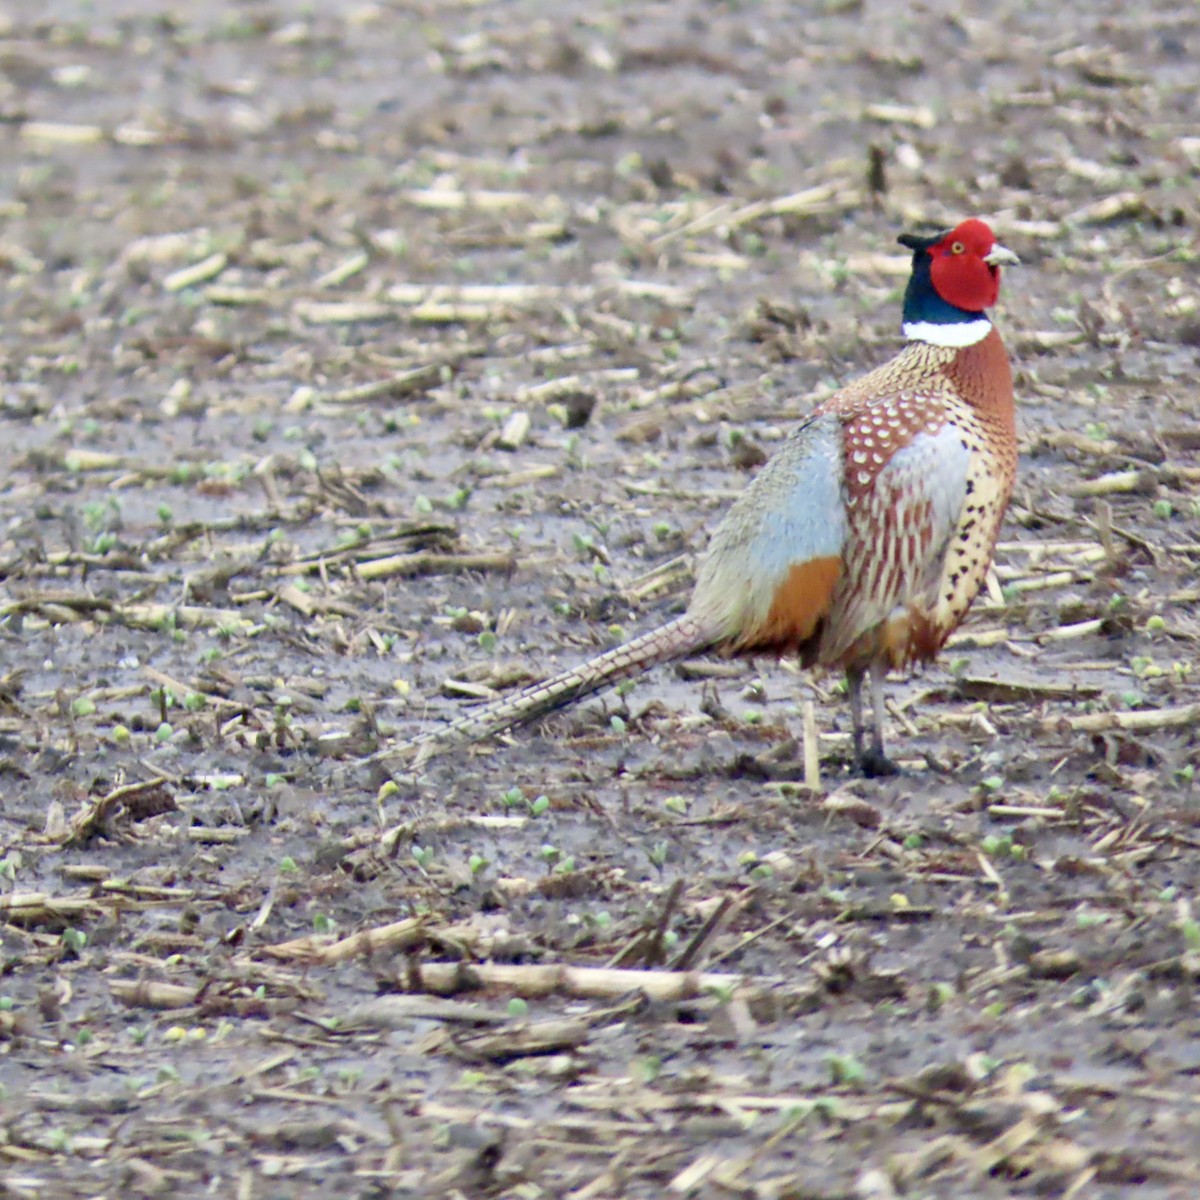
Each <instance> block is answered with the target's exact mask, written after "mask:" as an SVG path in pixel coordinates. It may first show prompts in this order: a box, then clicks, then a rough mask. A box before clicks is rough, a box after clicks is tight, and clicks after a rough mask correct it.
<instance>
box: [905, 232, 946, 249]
mask: <svg viewBox="0 0 1200 1200" xmlns="http://www.w3.org/2000/svg"><path fill="white" fill-rule="evenodd" d="M949 232H950V230H948V229H944V230H942V232H941V233H931V234H928V235H924V234H920V233H902V234H901V235H900V236H899V237H898V238H897V239H896V241H898V242H899V243H900V245H902V246H907V247H908V249H909V250H912V251H914V252H920V251H921V250H928V249H929V247H930V246H936V245H937V244H938V242H940V241H941V240H942V239H943V238H944V237H945V236H946V235H947V234H948V233H949Z"/></svg>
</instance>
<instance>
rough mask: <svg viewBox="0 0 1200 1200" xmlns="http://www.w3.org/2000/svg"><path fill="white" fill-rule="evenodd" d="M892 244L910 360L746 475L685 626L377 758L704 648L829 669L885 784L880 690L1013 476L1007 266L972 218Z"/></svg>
mask: <svg viewBox="0 0 1200 1200" xmlns="http://www.w3.org/2000/svg"><path fill="white" fill-rule="evenodd" d="M899 240H900V243H901V245H903V246H906V247H908V248H909V249H910V250H912V252H913V260H912V275H911V277H910V278H909V281H908V288H907V291H906V292H905V296H904V320H903V332H904V336H905V338H906V339H907V341H908V344H907V345H906V346H905V347H904V349H903V350H901V352H900V353H899V354H898V355H896V357H895V358H893V359H892V360H891V361H890V362H888V363H885V364H884V365H883V366H881V367H878V368H877V369H876V370H874V371H872V372H870V374H868V375H866V376H864V377H863V378H861V379H859V380H857V381H856V382H854V383H851V384H850V385H848V386H847V387H845V388H843V389H842V390H841V391H839V392H837V393H835V394H834V395H833V396H831V397H830V398H829V399H827V400H825V401H824V402H823V403H822V404H820V405H819V406H818V407H817V408H816V409H814V410H813V412H812V414H811V415H810V416H809V417H808V419H807V420H806V421H804V422H803V424H801V425H800V426H799V428H797V429H796V430H794V431H793V432H792V433H791V435H790V436H789V437H788V439H787V441H786V442H785V443H784V445H783V447H782V448H781V449H780V450H779V452H778V453H777V454H775V456H774V457H773V458H772V459H771V460H770V461H769V462H768V463H767V464H766V465H765V466H764V467H763V468H762V470H761V471H759V473H758V474H757V475H756V476H755V478H754V480H753V481H752V482H751V484H750V486H749V487H748V488H747V489H746V491H745V492H744V493H743V494H742V495H741V496H740V497H739V498H738V500H737V501H736V502H735V503H734V505H733V507H732V508H731V509H730V510H729V513H728V514H727V515H726V517H725V519H724V520H723V521H722V522H721V524H720V525H719V526H718V528H717V531H716V533H715V534H714V535H713V538H712V541H711V543H710V544H709V547H708V551H707V553H706V555H705V557H704V559H703V561H702V563H701V565H700V568H699V571H698V574H697V579H696V587H695V591H694V593H693V595H692V599H691V602H690V603H689V605H688V608H687V611H686V612H685V613H684V614H683V616H681V617H679V618H678V619H677V620H674V621H671V622H670V623H669V624H666V625H663V626H661V627H660V628H658V629H654V630H651V631H650V632H649V633H645V634H643V635H642V636H641V637H639V638H635V639H634V640H633V641H631V642H627V643H626V644H625V645H622V646H618V647H617V648H616V649H615V650H610V651H608V652H607V653H606V654H601V655H599V656H598V657H596V658H593V659H591V660H590V661H588V662H586V663H584V664H583V665H582V666H579V667H574V668H572V669H570V670H568V671H564V672H562V674H560V675H556V676H555V677H554V678H552V679H548V680H546V681H545V682H544V683H537V684H533V685H531V686H529V687H527V688H525V689H524V690H523V691H521V692H518V693H517V694H516V695H514V696H510V697H506V698H503V699H500V700H496V701H494V702H492V703H490V704H487V705H485V706H484V707H482V708H480V709H478V710H477V711H475V712H473V713H471V714H470V715H469V716H466V717H464V718H463V719H462V720H459V721H456V722H454V723H453V724H451V725H448V726H446V727H445V728H444V729H442V730H438V731H435V732H432V733H429V734H426V735H424V736H423V737H420V738H418V739H416V740H415V741H412V742H409V743H407V744H405V745H402V746H399V747H397V748H396V749H395V750H393V751H392V752H391V753H390V754H389V755H388V757H392V756H393V755H395V756H405V755H407V754H411V753H413V752H415V753H416V756H417V761H418V762H422V761H424V760H425V759H426V758H428V757H429V756H430V755H431V754H436V753H439V752H441V751H442V750H445V749H447V748H449V747H451V746H453V745H456V744H460V743H464V742H471V741H476V740H478V739H479V738H483V737H486V736H488V735H489V734H493V733H498V732H500V731H501V730H503V729H507V728H509V727H510V726H513V725H517V724H520V723H522V722H524V721H529V720H532V719H533V718H535V717H537V716H540V715H542V714H544V713H546V712H549V711H551V710H553V709H556V708H559V707H561V706H563V705H566V704H569V703H571V702H573V701H575V700H579V699H581V698H583V697H585V696H588V695H591V694H592V693H593V692H596V691H599V690H600V689H602V688H605V687H608V686H609V685H611V684H614V683H616V682H618V681H620V680H622V679H627V678H630V677H631V676H634V675H638V674H640V673H641V672H643V671H646V670H648V669H649V668H650V667H653V666H655V665H657V664H659V663H663V662H669V661H671V660H675V659H681V658H686V657H688V656H689V655H692V654H695V653H697V652H698V651H701V650H705V649H716V650H718V651H720V652H722V653H724V654H729V655H752V654H758V653H772V654H795V655H797V656H798V658H799V659H800V661H801V663H802V664H804V665H805V666H822V667H840V668H842V669H843V670H844V671H845V673H846V679H847V682H848V684H849V692H850V706H851V713H852V716H853V723H854V753H855V758H856V760H857V762H858V764H859V766H860V767H861V768H862V770H863V771H864V773H865V774H868V775H879V774H888V773H891V772H892V771H893V770H894V769H895V768H894V767H893V766H892V764H891V763H890V762H889V761H888V759H887V758H886V757H885V755H884V750H883V725H884V696H883V680H884V676H885V675H886V674H887V672H888V670H889V669H892V668H896V669H901V668H905V667H908V666H910V665H912V664H914V663H919V662H924V661H927V660H929V659H931V658H933V656H934V655H935V654H936V653H937V652H938V650H940V649H941V647H942V645H943V644H944V642H945V641H946V639H947V638H948V637H949V636H950V634H951V633H952V632H953V631H954V630H955V628H956V627H957V626H958V624H959V622H960V621H961V620H962V619H963V616H964V614H965V613H966V611H967V608H968V607H969V605H970V604H971V601H972V600H973V599H974V598H975V594H976V592H978V590H979V588H980V585H981V584H982V583H983V580H984V576H985V574H986V572H987V570H988V567H989V565H990V563H991V559H992V553H993V551H994V549H995V544H996V538H997V535H998V533H999V530H1000V522H1001V519H1002V518H1003V516H1004V510H1005V508H1006V506H1007V504H1008V498H1009V494H1010V493H1011V491H1012V486H1013V479H1014V476H1015V474H1016V465H1017V442H1016V429H1015V422H1014V415H1013V391H1012V371H1011V369H1010V367H1009V362H1008V355H1007V354H1006V352H1005V349H1004V345H1003V343H1002V342H1001V340H1000V335H999V333H997V332H996V330H995V329H994V328H993V327H992V323H991V321H989V320H988V318H987V316H986V315H985V310H986V309H988V308H990V307H991V306H992V305H993V304H995V303H996V299H997V297H998V295H999V290H1000V267H1001V264H1007V263H1016V262H1017V261H1018V259H1017V257H1016V255H1015V254H1013V253H1012V252H1011V251H1010V250H1006V249H1005V248H1004V247H1003V246H1001V245H998V244H997V242H996V239H995V237H994V236H993V235H992V231H991V229H989V228H988V226H987V225H986V224H984V222H983V221H980V220H976V219H971V220H967V221H963V222H962V223H961V224H960V225H958V226H957V227H956V228H954V229H952V230H950V231H949V232H944V233H938V234H935V235H934V236H932V237H919V236H916V235H912V234H905V235H904V236H902V237H901V238H900V239H899ZM867 676H869V678H870V682H871V697H872V710H873V723H872V731H871V741H870V745H869V746H866V745H864V722H863V708H862V684H863V679H864V677H867Z"/></svg>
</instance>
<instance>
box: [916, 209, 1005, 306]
mask: <svg viewBox="0 0 1200 1200" xmlns="http://www.w3.org/2000/svg"><path fill="white" fill-rule="evenodd" d="M995 244H996V239H995V237H994V235H993V234H992V231H991V230H990V229H989V228H988V227H987V225H986V224H984V222H983V221H979V220H976V219H974V218H972V219H971V220H969V221H963V222H962V224H961V225H959V226H958V227H957V228H956V229H953V230H951V232H950V233H948V234H947V235H946V236H945V237H944V238H943V239H942V240H941V241H940V242H938V243H937V244H936V245H934V246H931V247H930V248H929V256H930V258H931V259H932V261H931V262H930V264H929V277H930V279H931V281H932V283H933V287H934V290H935V291H936V292H937V294H938V295H939V296H941V298H942V299H943V300H945V301H946V302H947V303H949V304H953V305H954V306H955V308H962V309H965V310H966V311H967V312H982V311H983V310H984V309H985V308H991V306H992V305H993V304H995V303H996V300H997V299H998V297H999V295H1000V268H999V267H997V266H992V265H990V264H989V263H987V262H985V261H984V259H985V257H986V256H987V255H988V254H990V253H991V252H992V248H993V247H994V246H995Z"/></svg>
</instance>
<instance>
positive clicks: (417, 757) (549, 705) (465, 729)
mask: <svg viewBox="0 0 1200 1200" xmlns="http://www.w3.org/2000/svg"><path fill="white" fill-rule="evenodd" d="M715 640H716V638H715V637H714V636H713V634H712V633H711V631H710V630H708V629H706V628H705V627H704V626H703V625H702V624H701V622H700V621H699V620H697V619H696V618H695V617H692V616H689V615H687V614H684V616H682V617H680V618H679V619H678V620H676V621H672V622H670V624H667V625H661V626H659V627H658V628H657V629H652V630H651V631H650V632H649V633H644V634H642V636H641V637H638V638H634V639H633V641H631V642H625V643H624V644H623V645H620V646H617V647H616V648H615V649H613V650H609V651H607V652H606V653H604V654H599V655H597V656H596V657H595V658H592V659H589V660H588V661H587V662H585V663H583V664H582V665H581V666H578V667H572V668H571V669H570V670H569V671H563V672H562V673H561V674H559V675H555V676H554V677H553V678H552V679H547V680H546V681H545V682H544V683H534V684H530V686H529V687H527V688H525V689H523V690H522V691H520V692H518V693H517V694H516V695H515V696H505V697H503V698H502V699H500V700H493V701H492V702H491V703H490V704H485V705H484V706H483V707H482V708H480V709H477V710H476V711H475V712H473V713H471V714H470V715H469V716H466V717H463V718H462V719H461V720H458V721H455V722H454V723H453V724H451V725H447V726H446V727H445V728H443V729H437V730H434V731H432V732H431V733H427V734H423V735H422V736H421V737H418V738H414V739H413V740H412V741H410V742H403V743H401V744H400V745H399V746H396V747H394V748H393V749H391V750H389V751H387V752H386V754H385V755H384V756H383V757H386V758H388V759H393V758H398V759H401V760H410V761H412V762H414V764H415V765H419V764H420V763H423V762H425V761H426V760H428V759H430V758H432V757H434V756H435V755H438V754H442V753H444V752H445V751H447V750H449V749H451V748H453V747H454V746H461V745H465V744H467V743H469V742H477V741H479V740H480V739H481V738H485V737H490V736H491V735H492V734H494V733H500V732H501V731H503V730H505V729H511V728H512V726H514V725H521V724H523V723H525V722H526V721H532V720H534V719H536V718H537V717H540V716H542V715H544V714H545V713H548V712H553V711H554V710H555V709H556V708H564V707H566V706H567V705H568V704H574V703H575V701H576V700H582V699H584V698H585V697H587V696H591V695H592V694H594V693H595V692H599V691H601V690H603V689H604V688H606V687H611V686H612V685H613V684H616V683H620V682H621V681H622V680H623V679H632V678H633V677H634V676H636V675H641V674H642V673H643V672H644V671H648V670H650V668H651V667H655V666H658V664H659V663H665V662H672V661H674V660H675V659H680V658H686V657H687V656H688V655H689V654H695V653H696V652H697V651H699V650H704V649H706V648H707V647H709V646H711V645H712V644H713V642H714V641H715Z"/></svg>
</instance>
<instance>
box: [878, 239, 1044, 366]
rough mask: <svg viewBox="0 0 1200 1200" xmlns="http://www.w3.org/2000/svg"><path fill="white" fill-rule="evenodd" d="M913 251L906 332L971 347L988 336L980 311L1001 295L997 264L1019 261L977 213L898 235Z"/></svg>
mask: <svg viewBox="0 0 1200 1200" xmlns="http://www.w3.org/2000/svg"><path fill="white" fill-rule="evenodd" d="M899 241H900V244H901V245H902V246H907V247H908V249H910V250H911V251H912V252H913V269H912V275H911V276H910V277H909V281H908V290H907V291H906V292H905V294H904V336H905V337H907V338H909V339H910V340H913V341H919V342H930V343H932V344H933V345H935V346H970V345H974V343H975V342H977V341H980V340H981V339H982V338H984V337H986V336H987V334H988V333H989V332H990V330H991V327H992V325H991V322H990V321H989V320H988V319H987V317H986V316H985V315H984V310H985V309H988V308H991V307H992V305H993V304H995V303H996V300H997V299H998V298H999V295H1000V268H1001V266H1002V265H1004V264H1015V263H1018V262H1020V259H1018V258H1017V256H1016V255H1015V254H1014V253H1013V252H1012V251H1011V250H1008V249H1006V248H1005V247H1004V246H1001V245H1000V244H999V242H997V241H996V237H995V235H994V234H993V233H992V231H991V229H990V228H989V227H988V226H987V224H986V223H985V222H983V221H980V220H979V219H978V218H976V217H972V218H970V219H969V220H966V221H963V222H961V223H960V224H958V225H956V226H955V227H954V228H953V229H950V230H946V231H944V232H942V233H935V234H933V235H931V236H921V235H918V234H913V233H906V234H903V235H901V237H900V239H899Z"/></svg>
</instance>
